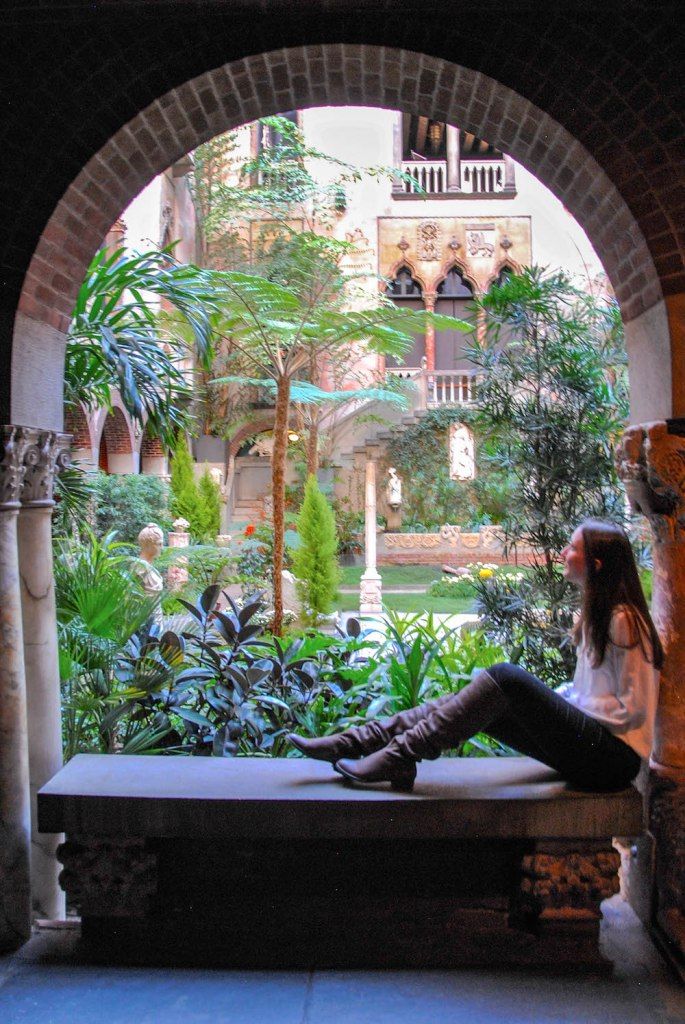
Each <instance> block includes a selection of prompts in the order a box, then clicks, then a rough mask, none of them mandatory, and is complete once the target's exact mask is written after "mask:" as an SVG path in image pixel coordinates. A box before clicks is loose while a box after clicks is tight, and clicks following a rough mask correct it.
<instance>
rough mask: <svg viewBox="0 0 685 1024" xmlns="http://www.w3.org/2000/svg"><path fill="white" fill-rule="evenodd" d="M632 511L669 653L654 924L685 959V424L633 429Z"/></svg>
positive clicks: (625, 473) (651, 805)
mask: <svg viewBox="0 0 685 1024" xmlns="http://www.w3.org/2000/svg"><path fill="white" fill-rule="evenodd" d="M618 468H619V473H620V476H621V479H622V480H623V481H624V483H625V486H626V491H627V493H628V497H629V499H630V502H631V505H632V506H633V508H634V509H635V510H636V511H638V512H641V513H642V514H643V515H645V516H646V517H647V519H648V520H649V523H650V525H651V527H652V532H653V559H654V584H653V596H652V614H653V617H654V622H655V625H656V627H657V629H658V631H659V634H660V636H661V639H662V641H663V643H664V648H665V651H666V661H665V664H664V667H663V670H662V672H661V685H660V692H659V707H658V711H657V717H656V727H655V735H654V747H653V750H652V760H651V764H650V778H649V782H648V787H647V807H648V828H649V831H650V833H651V834H652V835H653V837H654V840H655V846H656V849H655V874H656V897H655V899H656V904H655V906H654V908H653V923H654V924H655V926H656V928H657V930H660V931H661V932H662V933H663V935H665V937H666V939H667V942H668V945H669V947H670V948H671V949H672V950H673V949H675V951H676V956H677V957H679V958H681V962H682V959H683V958H685V892H684V890H685V854H684V852H683V851H685V420H683V419H679V420H666V421H659V422H656V423H647V424H645V425H643V426H635V427H630V428H629V429H628V430H627V431H626V433H625V435H624V438H623V443H622V447H621V450H620V451H619V453H618Z"/></svg>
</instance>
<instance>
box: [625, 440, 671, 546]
mask: <svg viewBox="0 0 685 1024" xmlns="http://www.w3.org/2000/svg"><path fill="white" fill-rule="evenodd" d="M616 462H617V469H618V474H619V476H620V478H621V480H623V483H624V484H625V488H626V492H627V494H628V499H629V500H630V504H631V506H632V507H633V509H634V510H635V511H636V512H640V513H642V515H644V516H645V517H646V518H647V519H648V520H649V523H650V526H651V527H652V529H653V530H654V535H655V537H656V539H657V540H660V541H669V540H670V541H673V540H680V539H683V536H684V535H685V437H684V436H681V435H680V434H678V433H675V432H669V429H668V424H667V423H665V422H656V423H648V424H647V425H646V426H644V427H643V426H635V427H629V428H628V429H627V430H626V432H625V434H624V435H623V438H622V441H621V444H620V446H619V448H618V450H617V453H616Z"/></svg>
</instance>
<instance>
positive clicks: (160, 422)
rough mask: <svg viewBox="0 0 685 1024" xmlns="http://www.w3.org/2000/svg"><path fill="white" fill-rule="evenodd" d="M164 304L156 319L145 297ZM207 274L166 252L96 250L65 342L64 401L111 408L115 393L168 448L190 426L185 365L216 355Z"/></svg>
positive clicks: (203, 362)
mask: <svg viewBox="0 0 685 1024" xmlns="http://www.w3.org/2000/svg"><path fill="white" fill-rule="evenodd" d="M145 293H152V294H153V295H156V296H158V297H159V298H160V299H163V300H165V302H166V303H168V304H169V305H170V306H171V308H172V309H173V310H174V313H173V314H165V315H164V316H162V315H160V314H159V313H158V311H157V308H156V307H155V306H154V305H152V304H151V303H150V302H149V301H148V300H146V299H145V298H144V297H143V296H144V294H145ZM213 303H214V296H213V289H212V285H211V281H210V278H209V277H208V275H207V274H206V272H204V271H201V270H198V268H197V267H192V266H183V265H182V264H180V263H178V262H177V261H176V260H175V259H174V257H173V255H172V252H171V249H170V248H167V249H163V250H153V251H150V252H146V253H132V254H131V253H127V252H126V250H124V249H119V250H117V251H116V252H114V253H112V252H111V251H110V250H108V249H101V250H100V251H99V252H98V253H97V254H96V255H95V256H94V257H93V260H92V262H91V264H90V266H89V268H88V273H87V275H86V279H85V281H84V282H83V284H82V285H81V288H80V290H79V293H78V296H77V299H76V305H75V308H74V313H73V319H72V323H71V327H70V329H69V338H68V341H67V351H66V361H65V371H64V374H65V376H64V400H65V402H66V404H67V405H73V406H78V405H79V404H80V405H83V406H85V407H86V408H87V409H93V408H97V407H104V408H110V407H111V398H112V391H113V390H114V389H117V390H118V392H119V394H120V395H121V399H122V401H123V403H124V405H125V407H126V409H127V410H128V412H129V414H130V415H131V417H132V418H133V419H134V420H135V421H137V422H138V423H139V424H140V426H141V427H143V426H146V427H147V429H148V430H152V432H153V433H155V434H157V435H158V436H159V437H161V438H162V440H163V441H164V442H165V443H166V444H167V445H171V444H173V440H174V437H175V434H176V433H177V431H178V430H179V429H180V428H184V427H185V426H187V424H188V422H189V413H188V408H189V403H190V400H191V397H192V384H191V383H190V381H189V380H188V378H187V374H186V372H185V371H184V370H183V368H182V365H181V363H182V360H183V359H186V358H187V357H188V355H189V354H190V348H191V347H194V350H195V354H196V357H197V359H198V361H199V362H200V364H201V365H204V366H208V365H209V364H210V363H211V358H212V354H213V341H212V333H211V326H210V319H209V314H210V312H211V311H212V310H213V309H214V308H215V307H214V305H213Z"/></svg>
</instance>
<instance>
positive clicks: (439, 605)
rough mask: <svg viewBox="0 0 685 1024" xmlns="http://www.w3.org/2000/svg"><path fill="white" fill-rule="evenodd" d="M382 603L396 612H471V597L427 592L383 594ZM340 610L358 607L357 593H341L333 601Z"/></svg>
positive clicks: (349, 610) (472, 602) (350, 609)
mask: <svg viewBox="0 0 685 1024" xmlns="http://www.w3.org/2000/svg"><path fill="white" fill-rule="evenodd" d="M383 604H384V605H385V607H386V608H392V609H393V611H396V612H438V613H439V614H442V615H462V614H468V613H471V612H473V610H474V608H473V605H474V600H473V598H472V597H429V596H428V595H427V594H384V595H383ZM335 607H336V609H337V610H338V611H341V612H354V611H358V609H359V594H358V593H354V594H341V595H340V596H339V598H338V600H337V601H336V603H335Z"/></svg>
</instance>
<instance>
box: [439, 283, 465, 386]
mask: <svg viewBox="0 0 685 1024" xmlns="http://www.w3.org/2000/svg"><path fill="white" fill-rule="evenodd" d="M436 291H437V293H438V297H437V300H436V303H435V312H436V313H440V314H444V315H445V316H454V317H457V319H459V320H469V321H471V320H472V319H473V313H472V311H471V309H470V304H471V302H472V301H473V288H472V287H471V285H470V284H469V282H468V281H467V280H466V278H465V277H464V275H463V274H462V273H461V271H460V270H459V269H458V268H457V267H452V269H451V270H449V271H448V272H447V274H446V275H445V277H444V278H443V279H442V281H441V282H440V284H439V285H438V287H437V289H436ZM471 341H472V338H471V336H470V335H469V334H466V333H464V332H463V331H456V330H454V331H453V330H437V331H436V332H435V369H436V370H452V371H457V372H459V373H463V374H468V373H470V372H471V371H472V370H473V366H472V365H471V363H469V361H468V359H467V358H466V355H465V350H466V349H467V348H468V346H469V345H470V344H471Z"/></svg>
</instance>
